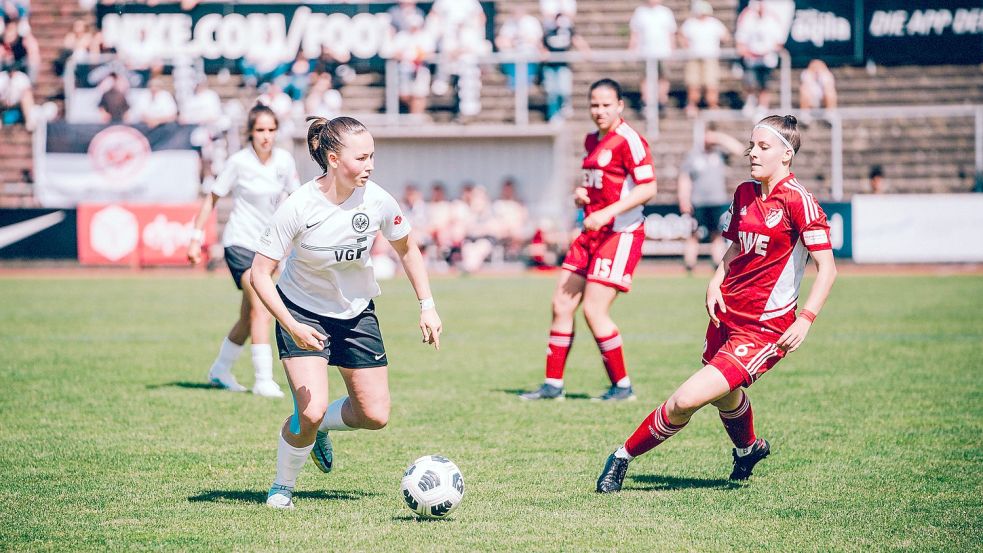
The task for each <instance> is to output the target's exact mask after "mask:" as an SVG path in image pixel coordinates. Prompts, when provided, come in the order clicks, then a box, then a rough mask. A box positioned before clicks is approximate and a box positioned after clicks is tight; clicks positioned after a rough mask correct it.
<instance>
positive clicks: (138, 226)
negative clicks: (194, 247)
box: [78, 203, 216, 267]
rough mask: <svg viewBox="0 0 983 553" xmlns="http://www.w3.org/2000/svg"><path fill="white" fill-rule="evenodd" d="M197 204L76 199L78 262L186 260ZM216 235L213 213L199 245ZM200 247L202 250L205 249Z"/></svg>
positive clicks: (139, 263) (162, 262)
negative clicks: (95, 202) (106, 202)
mask: <svg viewBox="0 0 983 553" xmlns="http://www.w3.org/2000/svg"><path fill="white" fill-rule="evenodd" d="M198 208H199V205H198V204H194V203H189V204H183V205H151V204H80V205H79V206H78V257H79V262H81V263H82V264H84V265H129V266H134V267H135V266H148V265H155V266H159V265H177V266H180V265H187V264H188V259H187V257H186V253H187V250H188V243H189V242H190V241H191V235H192V231H193V228H194V218H195V215H197V213H198ZM215 240H216V232H215V213H214V212H213V213H212V216H211V218H210V219H209V220H208V222H207V223H206V225H205V244H212V243H214V242H215ZM204 251H207V248H206V249H205V250H203V252H204Z"/></svg>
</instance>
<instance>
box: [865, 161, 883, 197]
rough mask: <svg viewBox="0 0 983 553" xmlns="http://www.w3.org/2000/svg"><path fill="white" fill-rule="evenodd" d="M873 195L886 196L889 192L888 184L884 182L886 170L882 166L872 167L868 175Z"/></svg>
mask: <svg viewBox="0 0 983 553" xmlns="http://www.w3.org/2000/svg"><path fill="white" fill-rule="evenodd" d="M868 178H869V183H870V193H871V194H884V193H886V192H887V183H885V182H884V168H883V167H881V166H880V165H872V166H871V167H870V174H869V175H868Z"/></svg>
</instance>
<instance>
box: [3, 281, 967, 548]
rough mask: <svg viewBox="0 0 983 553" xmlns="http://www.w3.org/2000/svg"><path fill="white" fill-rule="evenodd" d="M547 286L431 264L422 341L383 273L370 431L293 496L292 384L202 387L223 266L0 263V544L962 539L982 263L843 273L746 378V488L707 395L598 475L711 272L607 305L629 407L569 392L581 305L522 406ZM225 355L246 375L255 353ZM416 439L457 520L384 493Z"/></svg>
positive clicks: (688, 367)
mask: <svg viewBox="0 0 983 553" xmlns="http://www.w3.org/2000/svg"><path fill="white" fill-rule="evenodd" d="M553 278H554V277H552V276H545V277H526V278H471V279H438V280H436V281H435V282H434V290H435V296H436V298H437V302H438V307H439V310H440V314H441V316H442V317H443V320H444V324H445V328H446V334H445V335H444V337H443V346H444V347H443V350H442V351H440V352H439V353H435V352H434V351H432V350H428V349H427V348H425V347H424V346H423V345H421V344H420V343H419V336H418V335H419V331H418V329H417V328H416V321H417V306H416V301H415V298H413V297H412V293H411V292H410V289H409V286H408V284H406V283H405V282H403V281H396V282H389V283H384V285H383V288H384V290H385V292H386V293H385V295H384V296H382V297H381V298H379V300H378V301H377V304H378V307H379V312H380V316H381V320H382V325H383V331H384V333H385V337H386V343H387V347H388V350H389V357H390V361H391V362H392V363H393V365H392V367H391V386H392V392H393V404H394V405H393V414H392V419H391V422H390V425H389V427H387V428H386V429H384V430H381V431H377V432H368V431H360V432H352V433H336V434H335V435H334V436H335V438H334V441H335V450H336V454H337V456H338V457H337V464H336V467H337V468H336V471H335V472H333V473H331V474H330V475H322V474H321V473H319V472H317V470H316V468H315V467H314V466H313V465H312V463H308V464H307V466H306V467H305V469H304V472H303V473H302V475H301V477H300V479H299V480H298V488H297V489H298V493H297V494H296V495H295V500H296V503H297V509H296V510H295V511H292V512H276V511H273V510H271V509H268V508H266V507H265V505H264V504H263V501H264V500H265V496H266V490H267V489H268V487H269V484H270V481H271V479H272V477H273V472H274V468H275V467H274V463H275V445H276V432H277V429H278V428H279V426H280V424H281V422H282V421H283V419H284V417H286V416H287V415H289V414H290V413H291V411H292V404H291V401H290V399H289V398H285V399H281V400H269V399H263V398H258V397H253V396H251V395H248V394H232V393H227V392H219V391H214V390H211V389H208V388H206V387H204V385H203V382H204V378H205V373H206V371H207V369H208V366H209V364H210V363H211V361H212V358H213V355H214V354H215V352H216V350H217V347H218V344H219V341H220V340H221V338H222V336H223V335H224V333H225V332H226V331H227V330H228V327H229V326H230V325H231V323H232V321H233V318H234V314H235V313H236V306H237V302H238V299H237V292H236V291H235V290H234V289H233V288H232V286H231V285H230V283H229V281H228V277H227V275H213V276H209V277H202V278H185V277H181V278H172V277H169V276H167V275H166V274H164V275H160V274H156V275H152V276H147V277H146V278H135V277H128V276H123V277H121V278H114V279H102V280H99V279H93V278H77V279H74V278H64V279H60V278H59V279H56V278H46V279H33V280H27V279H23V280H17V279H9V278H8V279H3V280H0V305H2V306H3V307H2V311H0V313H2V315H0V351H2V355H0V379H2V380H0V382H2V386H0V407H2V415H0V416H2V419H0V471H2V475H3V482H4V485H3V488H2V490H0V549H5V550H12V551H24V550H65V549H73V550H120V549H122V550H132V549H163V550H200V551H217V550H263V551H266V550H273V549H279V550H292V551H303V550H315V551H322V550H330V549H344V550H364V551H378V550H400V551H406V550H436V551H449V550H459V551H473V550H497V551H503V550H547V551H583V550H609V551H612V550H621V551H629V550H631V551H646V550H647V551H752V550H753V551H757V550H771V551H831V550H847V551H849V550H853V551H868V550H915V551H942V550H950V551H960V550H961V551H980V550H981V548H983V383H981V378H983V278H980V277H979V276H961V277H960V276H957V277H903V276H896V277H873V276H841V278H840V280H839V282H838V283H837V285H836V287H835V288H834V290H833V295H832V298H831V300H830V302H829V303H828V305H827V307H826V309H824V310H823V313H822V316H821V318H820V319H819V321H818V322H817V323H816V325H815V327H814V328H813V331H812V333H811V335H810V336H809V339H808V340H807V342H806V344H805V346H804V347H803V349H801V350H800V351H799V352H796V353H794V354H792V355H791V356H790V357H789V358H787V359H786V360H785V361H783V362H782V363H781V364H780V365H779V366H778V367H777V368H776V369H775V370H774V371H772V372H771V373H769V374H768V375H767V376H766V377H764V378H763V379H762V380H761V381H759V382H758V383H757V384H755V386H754V387H753V388H752V390H751V392H750V396H751V399H752V402H753V404H754V408H755V422H756V428H757V430H758V434H759V435H761V436H764V437H767V438H768V439H769V440H770V441H771V443H772V448H773V453H772V456H771V457H769V458H768V459H767V460H766V461H764V462H763V463H761V464H760V465H759V466H758V468H757V469H756V470H755V474H754V476H753V477H752V479H751V480H750V481H749V482H747V483H745V484H733V483H731V482H729V481H728V480H727V479H726V477H727V475H728V474H729V471H730V447H731V446H730V443H729V440H728V439H727V436H726V434H725V433H724V430H723V428H722V426H721V424H720V421H719V419H718V418H717V415H716V411H715V410H713V409H708V410H705V411H702V412H700V413H698V414H697V415H696V416H695V417H694V419H693V421H692V423H691V424H690V425H689V426H688V427H687V428H686V429H685V430H684V431H683V432H681V433H680V434H679V436H677V437H676V438H674V439H673V440H671V441H669V442H668V443H667V444H665V445H664V446H662V447H660V448H658V449H656V450H655V451H653V452H652V453H651V454H649V455H646V456H644V457H641V458H639V459H638V460H636V461H635V462H634V463H633V464H632V468H631V470H630V471H629V475H628V478H627V479H626V481H625V491H624V492H622V493H621V494H618V495H614V496H598V495H597V494H595V493H594V491H593V489H594V482H595V478H596V476H597V473H598V471H599V470H600V468H601V466H602V464H603V462H604V459H605V457H606V456H607V455H608V453H610V451H611V450H612V449H613V448H614V447H615V446H617V445H618V444H619V443H620V442H621V441H622V440H623V439H624V438H625V437H626V436H627V435H628V433H630V432H631V431H632V430H634V428H635V426H636V425H637V424H638V422H639V421H640V420H641V418H642V417H643V416H644V415H646V414H648V413H649V412H650V411H651V410H652V409H653V408H654V407H655V406H657V405H658V404H659V402H661V401H662V400H663V399H664V398H665V397H666V396H667V395H668V394H669V393H670V392H671V391H672V390H673V389H674V388H675V387H676V386H677V385H678V384H679V383H680V382H682V381H683V380H684V379H685V378H686V377H687V376H688V375H689V374H691V373H692V372H693V371H694V370H695V369H696V368H697V367H698V361H699V356H700V353H701V349H702V344H703V332H704V330H705V325H706V316H705V313H704V312H703V308H702V307H701V305H702V297H703V290H704V286H705V280H704V279H701V278H700V279H685V278H670V277H664V278H658V277H647V278H643V279H639V280H638V282H637V283H636V286H635V291H634V292H632V294H631V295H629V296H627V297H626V298H622V299H621V300H619V302H618V303H617V304H616V308H615V319H616V320H617V321H618V322H619V324H620V326H621V330H622V333H623V334H624V336H625V341H626V352H627V357H628V361H629V370H630V373H631V375H632V378H633V380H634V383H635V386H636V392H637V393H638V395H639V399H640V401H637V402H634V403H629V404H621V405H598V404H595V403H591V402H589V401H587V400H586V399H585V398H586V397H587V396H588V395H595V394H597V393H598V392H601V391H602V390H603V389H604V388H605V385H606V377H605V375H604V371H603V368H602V367H601V364H600V360H599V357H598V354H597V351H596V346H595V345H594V343H593V341H592V340H591V339H590V338H589V334H588V332H587V331H586V327H585V326H584V325H583V323H582V322H581V323H580V324H579V326H578V329H579V331H580V334H579V337H578V339H577V341H576V343H575V345H574V350H573V353H572V355H571V359H570V363H569V368H568V372H567V391H568V393H569V394H570V396H571V397H570V399H568V400H567V401H566V402H564V403H546V404H540V403H533V404H530V403H524V402H520V401H519V400H518V399H517V398H516V396H515V394H516V393H517V392H518V391H520V390H523V389H529V388H532V387H534V386H535V385H538V384H539V382H540V380H541V378H542V372H541V371H542V366H543V359H544V351H545V344H546V329H547V325H548V318H549V306H548V302H549V295H550V293H551V290H552V287H553ZM236 374H237V375H238V377H239V379H240V381H242V382H243V383H244V384H246V385H251V384H252V369H251V367H250V364H249V360H248V355H244V356H243V358H241V359H240V361H239V363H238V365H237V367H236ZM277 379H278V381H279V382H281V383H284V382H285V379H284V377H283V375H282V370H277ZM331 386H332V392H331V395H332V398H334V397H337V396H338V395H339V394H340V393H342V392H343V386H342V385H341V381H340V379H339V378H338V375H337V373H335V372H332V374H331ZM428 453H442V454H444V455H447V456H448V457H450V458H451V459H453V460H454V461H455V462H457V464H458V465H459V466H460V467H461V469H462V471H463V473H464V476H465V480H466V484H467V492H466V494H465V498H464V503H463V504H462V506H461V507H460V508H459V509H458V510H457V511H456V512H455V513H454V514H453V515H452V518H451V519H450V520H445V521H435V522H419V521H417V520H415V519H414V518H412V517H411V516H410V512H409V511H408V510H407V509H406V508H405V507H404V505H403V503H402V499H401V497H400V495H399V493H398V487H399V479H400V477H401V475H402V471H403V469H404V468H405V467H406V465H407V464H408V463H409V462H410V461H412V460H413V459H415V458H416V457H418V456H420V455H424V454H428Z"/></svg>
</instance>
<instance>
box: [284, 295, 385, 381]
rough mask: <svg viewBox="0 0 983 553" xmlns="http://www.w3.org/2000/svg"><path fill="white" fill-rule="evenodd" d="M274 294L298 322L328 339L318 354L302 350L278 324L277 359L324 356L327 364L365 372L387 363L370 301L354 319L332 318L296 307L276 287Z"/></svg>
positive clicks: (377, 322)
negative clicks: (278, 295) (276, 294)
mask: <svg viewBox="0 0 983 553" xmlns="http://www.w3.org/2000/svg"><path fill="white" fill-rule="evenodd" d="M277 292H278V293H279V294H280V299H281V300H283V304H284V305H286V306H287V310H288V311H290V314H291V315H293V317H294V319H296V320H297V322H299V323H303V324H306V325H308V326H312V327H314V328H316V329H317V330H318V331H319V332H321V333H322V334H324V335H325V336H327V337H328V339H327V340H325V341H324V349H323V350H321V351H310V350H305V349H301V348H300V346H298V345H297V344H296V342H294V339H293V338H292V337H291V336H290V333H289V332H287V330H286V329H285V328H283V327H282V326H280V323H277V324H276V345H277V348H278V349H279V353H280V359H287V358H290V357H323V358H325V359H326V360H327V361H328V364H329V365H334V366H336V367H345V368H346V369H367V368H370V367H384V366H386V365H388V364H389V360H388V359H386V346H385V344H383V343H382V331H381V330H379V319H377V318H376V316H375V302H372V301H370V302H369V306H368V307H366V308H365V311H362V312H361V313H359V314H358V315H357V316H356V317H355V318H352V319H333V318H331V317H325V316H324V315H318V314H317V313H311V312H310V311H308V310H306V309H304V308H303V307H300V306H298V305H297V304H295V303H293V302H292V301H290V300H289V299H287V297H286V296H284V295H283V292H281V291H280V289H279V288H277Z"/></svg>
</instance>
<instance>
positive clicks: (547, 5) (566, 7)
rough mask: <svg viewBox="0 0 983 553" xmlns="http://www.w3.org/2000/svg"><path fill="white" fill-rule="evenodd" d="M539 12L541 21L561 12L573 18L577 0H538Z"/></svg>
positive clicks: (575, 12) (575, 13)
mask: <svg viewBox="0 0 983 553" xmlns="http://www.w3.org/2000/svg"><path fill="white" fill-rule="evenodd" d="M539 13H541V14H542V16H543V21H550V20H552V19H553V18H555V17H556V16H557V15H559V14H561V13H562V14H563V15H566V16H567V17H569V18H570V19H573V17H574V16H575V15H577V0H539Z"/></svg>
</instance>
